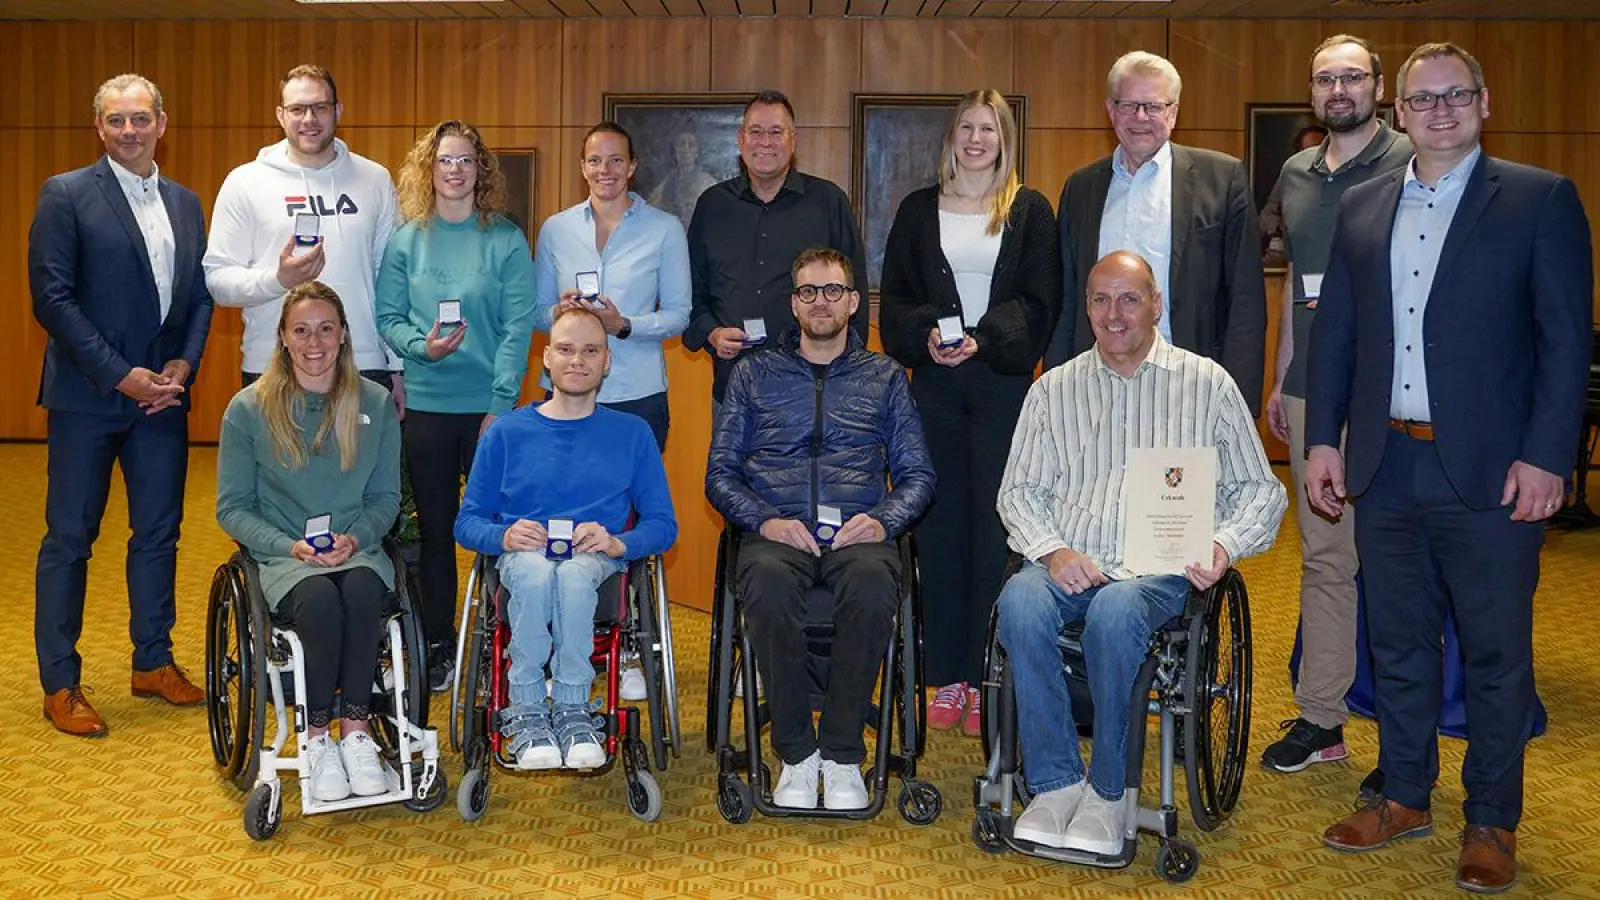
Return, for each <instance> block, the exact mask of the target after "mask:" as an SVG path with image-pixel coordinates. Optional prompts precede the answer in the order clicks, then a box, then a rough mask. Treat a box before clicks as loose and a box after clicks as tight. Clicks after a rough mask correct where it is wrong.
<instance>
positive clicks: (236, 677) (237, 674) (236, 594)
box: [206, 557, 267, 790]
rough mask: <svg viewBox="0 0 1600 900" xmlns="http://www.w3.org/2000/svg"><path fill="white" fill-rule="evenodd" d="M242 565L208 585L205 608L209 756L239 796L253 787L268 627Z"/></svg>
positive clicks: (231, 565)
mask: <svg viewBox="0 0 1600 900" xmlns="http://www.w3.org/2000/svg"><path fill="white" fill-rule="evenodd" d="M246 579H247V576H246V569H245V564H244V563H242V562H240V561H239V560H238V558H237V557H236V558H235V559H233V560H230V561H229V562H228V563H227V564H225V565H222V566H219V567H218V568H217V571H216V574H215V575H214V576H212V579H211V596H210V599H209V601H208V603H207V606H206V718H207V724H208V725H209V730H210V733H211V755H212V757H213V758H214V759H215V760H216V763H217V765H218V766H221V767H222V777H223V778H226V779H229V780H230V781H232V782H233V784H234V786H236V787H238V788H239V790H248V789H249V787H250V785H251V784H253V783H254V782H255V779H256V772H257V770H258V769H259V768H260V762H261V758H260V756H259V755H258V754H257V751H258V750H259V749H260V747H261V741H262V733H263V731H264V729H265V724H266V714H267V710H266V697H265V695H264V694H262V693H261V691H262V685H263V682H264V679H265V669H266V659H265V654H266V649H265V648H266V628H267V625H266V621H265V616H264V615H262V612H261V610H260V609H258V608H257V607H256V605H255V603H254V602H253V601H252V599H251V596H250V590H249V586H248V583H247V580H246Z"/></svg>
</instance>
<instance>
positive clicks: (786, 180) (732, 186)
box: [683, 91, 869, 403]
mask: <svg viewBox="0 0 1600 900" xmlns="http://www.w3.org/2000/svg"><path fill="white" fill-rule="evenodd" d="M795 144H796V134H795V124H794V107H793V106H791V105H790V104H789V98H788V97H785V96H784V95H783V94H781V93H779V92H777V91H762V92H761V93H759V94H757V95H756V97H755V99H753V100H751V101H750V103H749V105H747V106H746V107H745V110H744V120H743V123H742V125H741V126H740V128H739V158H740V160H741V161H742V162H743V171H742V172H741V173H740V174H739V175H738V176H736V177H734V178H730V179H728V180H727V181H724V182H722V183H721V184H717V185H714V186H712V187H710V188H707V189H706V191H705V193H703V194H701V195H700V200H699V202H698V203H696V204H695V208H694V218H693V219H692V220H691V221H690V223H689V268H690V273H691V276H692V279H693V282H694V302H693V306H692V308H691V311H690V317H689V327H688V328H687V329H686V330H685V331H684V332H683V345H684V346H685V347H688V348H689V349H690V350H699V349H701V348H702V347H703V348H705V350H706V352H708V353H710V354H711V357H712V360H713V361H714V363H715V366H716V378H715V381H713V382H712V386H711V396H712V398H713V399H714V400H715V401H716V402H717V403H720V402H721V401H722V393H723V389H724V388H725V387H726V385H727V380H728V372H729V371H731V370H732V368H733V363H734V360H736V359H737V358H738V357H739V355H740V354H741V353H742V352H744V351H745V350H746V349H753V347H755V346H760V345H751V344H747V343H746V341H747V339H748V338H749V337H750V336H749V335H748V334H746V332H745V328H744V326H745V323H746V322H747V321H748V320H751V319H760V320H762V321H763V322H764V323H765V326H766V333H767V334H768V335H770V336H771V338H772V339H776V338H777V336H778V335H779V334H781V333H782V332H783V331H784V329H785V328H787V327H789V326H790V325H792V324H793V321H794V319H793V316H792V315H791V313H790V311H789V295H790V292H791V289H792V285H791V284H790V278H789V267H790V266H791V265H792V264H793V263H794V261H795V258H796V257H798V256H799V255H800V252H801V251H802V250H806V249H809V248H811V247H818V246H822V247H833V248H835V249H837V250H839V251H840V252H842V253H844V254H845V255H846V256H848V257H849V258H850V261H851V263H852V266H853V268H854V270H855V271H856V272H865V271H867V252H866V246H865V245H864V244H863V243H862V242H861V238H860V235H859V234H858V233H857V230H856V223H855V217H854V216H853V215H852V213H851V210H850V200H849V198H848V197H846V196H845V194H844V191H842V190H840V189H839V186H838V185H836V184H834V183H833V182H831V181H828V180H827V179H824V178H817V177H815V176H812V175H807V174H805V173H804V172H797V171H795V170H794V151H795ZM867 306H868V304H866V303H862V304H861V305H860V308H859V309H857V310H856V312H855V314H854V315H853V316H851V319H850V326H851V328H853V329H854V330H855V331H856V333H857V335H858V336H859V337H860V338H861V340H862V341H863V342H864V341H866V339H867V321H868V318H869V316H868V310H867Z"/></svg>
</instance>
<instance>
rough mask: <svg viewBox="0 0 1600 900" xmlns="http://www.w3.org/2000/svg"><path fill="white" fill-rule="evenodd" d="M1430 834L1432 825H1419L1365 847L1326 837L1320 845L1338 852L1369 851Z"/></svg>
mask: <svg viewBox="0 0 1600 900" xmlns="http://www.w3.org/2000/svg"><path fill="white" fill-rule="evenodd" d="M1430 834H1433V826H1432V825H1419V826H1418V827H1416V828H1413V829H1411V830H1410V831H1402V832H1399V833H1397V834H1392V835H1390V836H1389V839H1388V840H1386V841H1383V842H1382V843H1377V844H1369V845H1367V846H1365V847H1357V846H1355V845H1353V844H1336V843H1334V842H1333V841H1330V840H1328V839H1327V838H1323V839H1322V845H1323V846H1324V847H1327V848H1328V849H1330V850H1337V851H1339V852H1340V853H1371V852H1372V851H1374V850H1382V849H1383V848H1384V847H1387V846H1389V845H1390V844H1392V843H1394V842H1395V841H1403V840H1406V839H1407V838H1421V837H1427V836H1428V835H1430Z"/></svg>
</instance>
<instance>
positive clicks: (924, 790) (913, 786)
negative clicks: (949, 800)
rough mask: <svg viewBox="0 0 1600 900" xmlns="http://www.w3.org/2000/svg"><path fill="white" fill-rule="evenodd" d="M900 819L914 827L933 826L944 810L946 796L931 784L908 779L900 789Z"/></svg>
mask: <svg viewBox="0 0 1600 900" xmlns="http://www.w3.org/2000/svg"><path fill="white" fill-rule="evenodd" d="M898 805H899V807H900V817H901V818H903V819H905V820H906V821H907V822H910V823H911V824H912V825H932V824H933V823H934V821H935V820H936V819H938V818H939V813H940V812H942V811H943V810H944V795H943V794H940V793H939V789H938V788H936V787H934V786H933V785H932V784H931V783H930V782H926V781H922V780H920V779H915V778H913V779H908V780H907V781H906V783H905V785H904V786H902V787H901V788H900V797H899V799H898Z"/></svg>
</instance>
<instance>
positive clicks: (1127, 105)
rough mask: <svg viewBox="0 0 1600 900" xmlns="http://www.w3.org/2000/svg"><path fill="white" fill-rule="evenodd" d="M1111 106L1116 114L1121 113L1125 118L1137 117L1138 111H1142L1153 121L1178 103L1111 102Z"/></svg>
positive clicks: (1154, 101) (1160, 101) (1158, 101)
mask: <svg viewBox="0 0 1600 900" xmlns="http://www.w3.org/2000/svg"><path fill="white" fill-rule="evenodd" d="M1111 105H1112V107H1114V108H1115V109H1116V111H1117V112H1119V113H1122V114H1123V115H1125V116H1133V115H1138V113H1139V110H1141V109H1142V110H1144V114H1145V115H1147V116H1149V117H1150V118H1152V119H1153V118H1155V117H1156V116H1159V115H1161V114H1162V113H1164V112H1166V111H1167V110H1169V109H1171V108H1173V107H1174V106H1177V105H1178V102H1177V101H1176V100H1174V101H1172V102H1170V103H1169V102H1167V101H1166V100H1146V101H1144V102H1143V103H1141V102H1139V101H1138V100H1113V101H1111Z"/></svg>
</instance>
